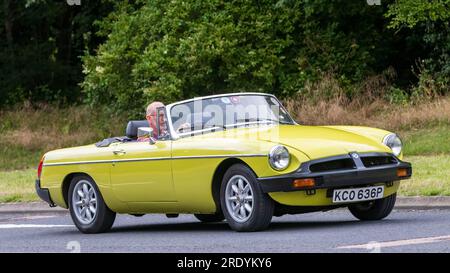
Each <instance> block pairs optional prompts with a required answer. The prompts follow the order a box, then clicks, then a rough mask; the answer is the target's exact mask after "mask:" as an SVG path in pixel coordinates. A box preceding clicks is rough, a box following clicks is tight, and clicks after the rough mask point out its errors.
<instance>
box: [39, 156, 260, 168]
mask: <svg viewBox="0 0 450 273" xmlns="http://www.w3.org/2000/svg"><path fill="white" fill-rule="evenodd" d="M230 157H267V154H242V155H240V154H230V155H197V156H174V157H168V156H167V157H148V158H133V159H115V160H90V161H75V162H73V161H72V162H61V163H59V162H57V163H44V164H43V166H44V167H50V166H64V165H80V164H102V163H119V162H139V161H157V160H169V159H173V160H179V159H202V158H230Z"/></svg>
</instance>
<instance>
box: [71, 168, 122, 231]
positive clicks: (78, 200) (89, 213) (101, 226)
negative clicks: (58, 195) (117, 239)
mask: <svg viewBox="0 0 450 273" xmlns="http://www.w3.org/2000/svg"><path fill="white" fill-rule="evenodd" d="M69 210H70V216H71V217H72V220H73V222H74V224H75V226H76V227H77V228H78V230H80V231H81V232H83V233H100V232H105V231H107V230H109V229H110V228H111V226H112V225H113V223H114V220H115V219H116V213H115V212H113V211H111V210H110V209H109V208H108V207H107V206H106V204H105V202H104V200H103V197H102V195H101V194H100V191H99V190H98V188H97V185H95V183H94V181H93V180H92V179H91V178H90V177H88V176H77V177H74V178H73V179H72V181H71V183H70V187H69Z"/></svg>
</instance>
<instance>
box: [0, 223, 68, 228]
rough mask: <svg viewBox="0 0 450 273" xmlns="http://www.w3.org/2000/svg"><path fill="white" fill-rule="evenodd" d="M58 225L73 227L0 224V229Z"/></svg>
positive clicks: (45, 226) (38, 226)
mask: <svg viewBox="0 0 450 273" xmlns="http://www.w3.org/2000/svg"><path fill="white" fill-rule="evenodd" d="M59 227H73V225H33V224H0V229H12V228H59Z"/></svg>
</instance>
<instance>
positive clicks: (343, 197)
mask: <svg viewBox="0 0 450 273" xmlns="http://www.w3.org/2000/svg"><path fill="white" fill-rule="evenodd" d="M383 195H384V186H375V187H365V188H352V189H339V190H334V191H333V203H349V202H359V201H367V200H375V199H380V198H383Z"/></svg>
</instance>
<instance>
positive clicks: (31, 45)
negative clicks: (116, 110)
mask: <svg viewBox="0 0 450 273" xmlns="http://www.w3.org/2000/svg"><path fill="white" fill-rule="evenodd" d="M107 2H108V1H106V0H103V1H87V0H86V1H82V5H81V6H69V5H68V4H67V3H66V1H50V0H3V1H2V5H1V7H0V22H1V23H2V24H1V28H0V107H2V106H5V105H12V104H15V103H19V102H22V101H24V100H29V101H33V102H35V101H56V102H59V103H61V104H67V103H73V102H77V101H79V98H80V95H81V93H80V88H79V86H78V83H79V82H80V81H82V76H83V75H82V73H81V62H80V59H79V56H80V55H82V54H83V51H84V49H85V48H93V47H96V46H97V44H98V43H100V42H101V40H100V39H99V38H98V37H97V36H95V35H91V34H92V32H94V33H95V32H96V30H95V28H93V27H92V23H93V21H94V20H96V19H97V18H99V16H102V15H104V14H108V13H109V11H110V10H111V5H108V4H107Z"/></svg>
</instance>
